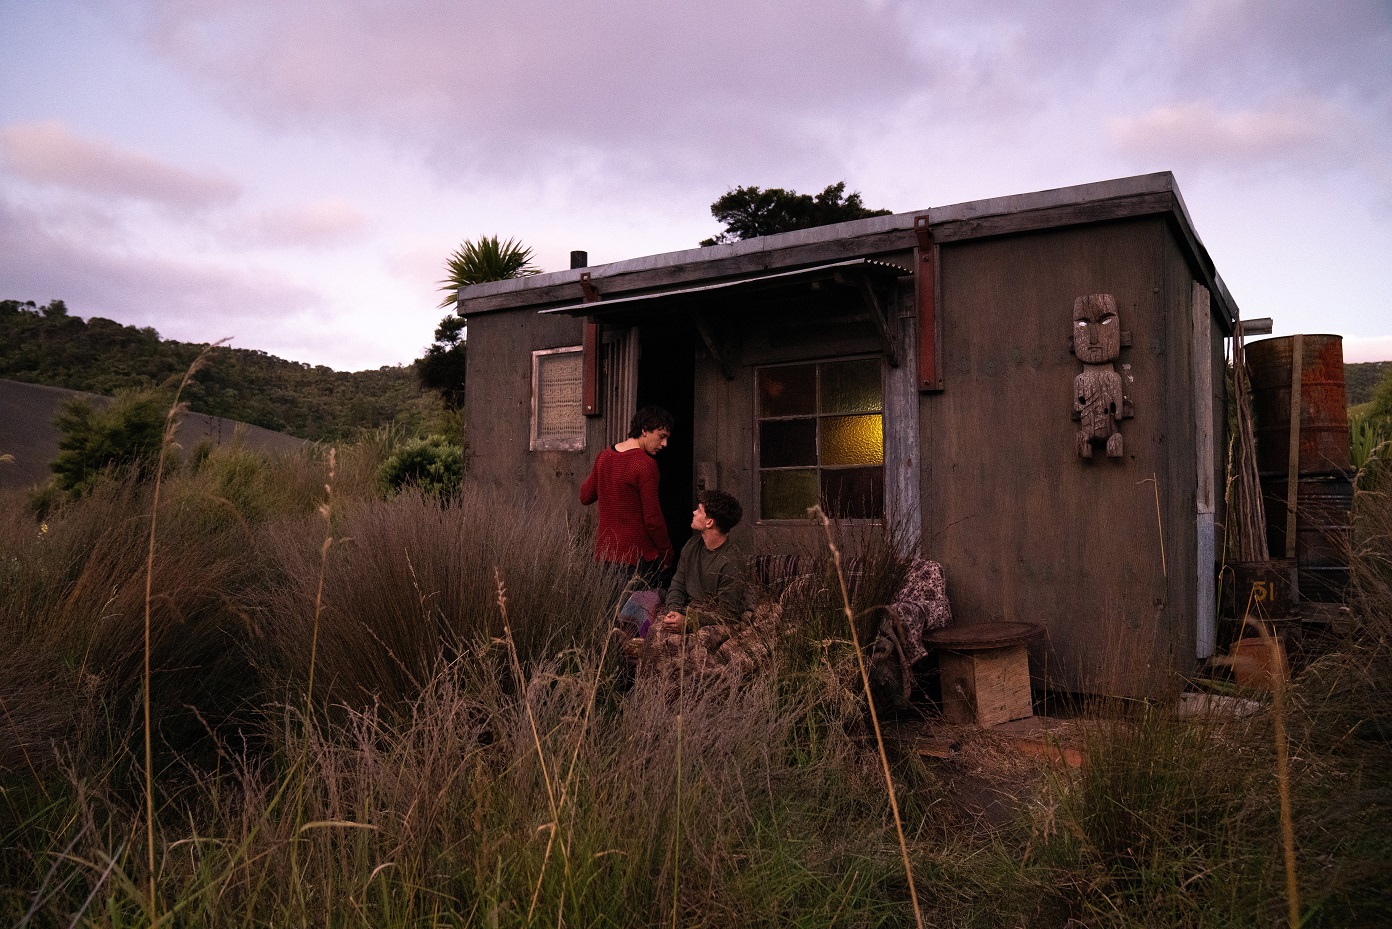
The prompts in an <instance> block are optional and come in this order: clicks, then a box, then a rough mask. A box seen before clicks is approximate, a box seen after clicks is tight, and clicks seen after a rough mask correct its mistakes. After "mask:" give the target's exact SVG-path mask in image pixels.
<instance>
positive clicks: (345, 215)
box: [250, 199, 368, 248]
mask: <svg viewBox="0 0 1392 929" xmlns="http://www.w3.org/2000/svg"><path fill="white" fill-rule="evenodd" d="M367 226H368V219H367V214H366V213H364V212H363V211H362V210H360V209H358V208H357V207H356V206H354V205H353V204H351V203H349V202H348V201H346V200H341V199H329V200H319V201H316V202H314V203H303V204H299V205H296V206H287V207H279V208H276V209H271V210H266V211H265V212H263V213H261V214H260V215H259V216H257V217H256V218H255V219H254V220H253V221H252V223H251V229H250V232H251V233H252V237H253V238H255V239H256V240H257V241H259V242H262V243H264V244H267V245H275V246H288V247H297V246H302V247H311V248H314V247H325V246H331V245H342V244H344V243H347V242H351V241H354V240H356V239H358V238H360V237H361V236H362V234H363V233H364V232H365V231H366V230H367Z"/></svg>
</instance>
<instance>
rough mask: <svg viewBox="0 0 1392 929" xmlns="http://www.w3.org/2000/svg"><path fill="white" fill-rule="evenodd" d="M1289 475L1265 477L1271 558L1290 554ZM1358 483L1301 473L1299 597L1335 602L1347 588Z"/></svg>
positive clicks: (1297, 493) (1297, 558)
mask: <svg viewBox="0 0 1392 929" xmlns="http://www.w3.org/2000/svg"><path fill="white" fill-rule="evenodd" d="M1289 486H1290V485H1289V484H1287V482H1286V479H1285V477H1284V476H1283V477H1279V478H1263V479H1262V500H1263V501H1264V502H1265V504H1266V540H1267V546H1268V547H1269V548H1270V550H1271V554H1272V557H1275V558H1280V557H1283V556H1284V555H1285V553H1286V491H1287V489H1288V488H1289ZM1352 506H1353V481H1352V480H1350V479H1349V478H1347V477H1344V476H1342V475H1334V476H1323V477H1302V478H1300V479H1299V480H1298V481H1297V482H1296V488H1295V565H1296V584H1297V585H1298V587H1299V589H1300V599H1302V600H1318V601H1325V602H1334V601H1338V600H1342V599H1343V598H1344V595H1345V592H1346V590H1347V589H1348V581H1349V546H1350V544H1351V539H1352V536H1351V534H1350V528H1349V527H1350V520H1349V510H1350V509H1351V508H1352Z"/></svg>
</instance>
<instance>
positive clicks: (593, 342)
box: [581, 317, 604, 416]
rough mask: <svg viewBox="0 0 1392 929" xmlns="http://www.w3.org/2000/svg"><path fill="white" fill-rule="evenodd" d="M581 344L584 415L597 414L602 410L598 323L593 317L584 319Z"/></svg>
mask: <svg viewBox="0 0 1392 929" xmlns="http://www.w3.org/2000/svg"><path fill="white" fill-rule="evenodd" d="M581 346H582V347H583V349H584V365H583V370H584V377H585V398H584V402H585V415H586V416H598V415H600V414H601V413H602V412H604V411H603V409H602V407H601V404H600V400H599V397H600V393H599V323H597V322H595V320H594V317H589V318H587V319H586V320H585V330H584V336H583V337H582V340H581Z"/></svg>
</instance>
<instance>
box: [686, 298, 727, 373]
mask: <svg viewBox="0 0 1392 929" xmlns="http://www.w3.org/2000/svg"><path fill="white" fill-rule="evenodd" d="M691 321H692V322H694V323H695V324H696V331H697V332H699V333H700V334H701V341H702V342H705V343H706V350H707V351H709V352H710V353H711V357H712V358H714V359H715V363H716V365H717V366H718V367H719V368H720V373H721V374H722V375H723V376H724V377H725V380H727V381H733V380H734V379H735V372H734V369H733V368H731V367H730V362H729V359H728V358H726V356H725V351H724V349H723V348H722V347H721V345H720V340H719V339H717V338H716V336H715V330H714V329H712V328H711V324H710V320H708V319H707V318H706V314H705V313H702V312H701V311H700V310H692V311H691Z"/></svg>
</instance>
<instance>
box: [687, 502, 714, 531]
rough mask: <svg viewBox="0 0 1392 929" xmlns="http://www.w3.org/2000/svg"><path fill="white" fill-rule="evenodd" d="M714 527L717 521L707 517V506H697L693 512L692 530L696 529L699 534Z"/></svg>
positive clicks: (701, 504)
mask: <svg viewBox="0 0 1392 929" xmlns="http://www.w3.org/2000/svg"><path fill="white" fill-rule="evenodd" d="M714 525H715V520H713V519H711V518H710V517H709V516H707V515H706V506H705V504H704V503H698V504H696V509H694V510H692V511H691V528H692V529H695V530H696V531H697V532H705V531H706V530H707V529H709V528H710V527H711V526H714Z"/></svg>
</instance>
